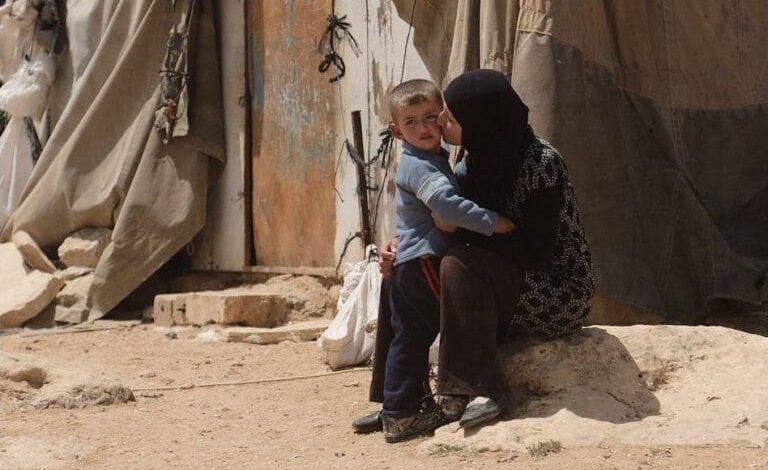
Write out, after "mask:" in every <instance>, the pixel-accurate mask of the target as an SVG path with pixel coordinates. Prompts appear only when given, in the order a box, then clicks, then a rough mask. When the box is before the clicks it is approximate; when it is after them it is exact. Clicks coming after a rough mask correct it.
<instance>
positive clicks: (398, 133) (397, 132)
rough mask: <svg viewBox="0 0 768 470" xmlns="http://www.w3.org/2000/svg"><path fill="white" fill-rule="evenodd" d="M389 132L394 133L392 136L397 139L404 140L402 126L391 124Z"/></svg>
mask: <svg viewBox="0 0 768 470" xmlns="http://www.w3.org/2000/svg"><path fill="white" fill-rule="evenodd" d="M389 130H390V131H392V135H393V136H395V138H396V139H400V140H403V131H401V130H400V126H398V125H397V124H396V123H395V122H394V121H392V122H390V123H389Z"/></svg>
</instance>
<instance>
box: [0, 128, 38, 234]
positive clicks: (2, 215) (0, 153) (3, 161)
mask: <svg viewBox="0 0 768 470" xmlns="http://www.w3.org/2000/svg"><path fill="white" fill-rule="evenodd" d="M32 166H33V163H32V147H31V145H30V143H29V138H28V137H27V130H26V125H25V124H24V118H20V117H12V118H11V120H10V121H9V122H8V127H6V128H5V131H3V134H2V135H0V229H2V228H3V225H5V223H6V222H7V221H8V217H10V216H11V214H12V213H13V211H15V210H16V207H17V206H18V204H19V199H20V198H21V193H22V192H23V191H24V186H25V185H26V184H27V180H28V179H29V175H30V174H32Z"/></svg>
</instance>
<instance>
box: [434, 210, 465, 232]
mask: <svg viewBox="0 0 768 470" xmlns="http://www.w3.org/2000/svg"><path fill="white" fill-rule="evenodd" d="M432 220H433V221H434V222H435V227H437V228H438V229H439V230H440V231H441V232H445V233H453V232H455V231H456V229H457V228H459V227H458V225H451V224H449V223H448V222H446V221H444V220H443V219H441V218H440V217H438V216H437V215H435V213H434V212H433V213H432Z"/></svg>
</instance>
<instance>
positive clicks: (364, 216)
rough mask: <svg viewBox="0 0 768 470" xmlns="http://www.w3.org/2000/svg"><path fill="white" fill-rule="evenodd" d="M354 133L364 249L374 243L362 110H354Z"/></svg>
mask: <svg viewBox="0 0 768 470" xmlns="http://www.w3.org/2000/svg"><path fill="white" fill-rule="evenodd" d="M352 134H353V135H354V138H355V150H356V151H357V156H358V158H359V159H355V165H356V166H357V198H358V199H359V200H360V220H361V222H362V235H363V236H362V239H363V251H365V248H366V247H367V246H368V245H370V244H371V243H373V233H372V232H371V217H370V209H369V208H368V178H367V177H366V169H365V147H364V146H363V123H362V120H361V118H360V111H352Z"/></svg>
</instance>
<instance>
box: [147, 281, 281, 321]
mask: <svg viewBox="0 0 768 470" xmlns="http://www.w3.org/2000/svg"><path fill="white" fill-rule="evenodd" d="M288 311H289V306H288V302H287V301H286V300H285V298H283V297H281V296H279V295H275V294H265V293H254V292H250V291H248V290H247V289H229V290H223V291H208V292H190V293H184V294H164V295H158V296H156V297H155V302H154V313H153V317H154V319H155V324H156V325H158V326H171V325H207V324H209V323H218V324H241V325H248V326H261V327H272V326H275V325H278V324H280V323H283V322H285V319H286V318H287V316H288Z"/></svg>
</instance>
